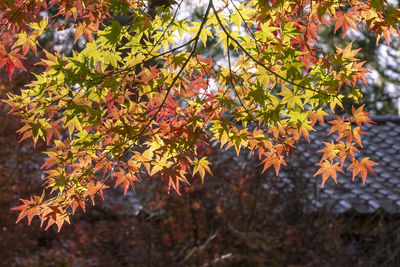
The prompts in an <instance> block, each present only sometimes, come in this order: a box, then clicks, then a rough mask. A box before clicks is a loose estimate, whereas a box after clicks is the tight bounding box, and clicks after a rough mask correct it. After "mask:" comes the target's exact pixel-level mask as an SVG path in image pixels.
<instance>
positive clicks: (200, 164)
mask: <svg viewBox="0 0 400 267" xmlns="http://www.w3.org/2000/svg"><path fill="white" fill-rule="evenodd" d="M193 164H194V168H193V175H195V174H196V173H199V174H200V177H201V182H204V176H205V175H206V172H208V173H209V174H211V175H212V172H211V170H210V167H208V165H210V164H211V163H210V162H209V161H208V160H207V159H206V157H203V158H201V159H197V158H196V159H195V160H194V161H193Z"/></svg>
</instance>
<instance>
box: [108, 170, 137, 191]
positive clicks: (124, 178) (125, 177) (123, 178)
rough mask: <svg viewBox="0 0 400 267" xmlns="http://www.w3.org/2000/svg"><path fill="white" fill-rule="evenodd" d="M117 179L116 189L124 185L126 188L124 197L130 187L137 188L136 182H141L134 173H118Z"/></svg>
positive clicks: (116, 174)
mask: <svg viewBox="0 0 400 267" xmlns="http://www.w3.org/2000/svg"><path fill="white" fill-rule="evenodd" d="M114 176H115V177H117V180H116V181H115V186H114V188H115V187H117V186H118V185H120V184H122V185H123V187H124V195H126V192H127V191H128V188H129V186H132V188H134V187H135V184H134V182H139V181H140V180H139V179H138V178H137V177H136V175H134V174H133V173H132V172H129V173H125V172H124V171H118V172H116V173H115V174H114Z"/></svg>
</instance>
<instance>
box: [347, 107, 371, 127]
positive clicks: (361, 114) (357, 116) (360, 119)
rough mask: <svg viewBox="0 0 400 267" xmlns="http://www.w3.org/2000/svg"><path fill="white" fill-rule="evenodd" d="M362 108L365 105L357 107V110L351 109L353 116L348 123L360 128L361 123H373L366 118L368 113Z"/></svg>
mask: <svg viewBox="0 0 400 267" xmlns="http://www.w3.org/2000/svg"><path fill="white" fill-rule="evenodd" d="M364 106H365V104H364V105H362V106H361V107H359V108H358V109H355V108H354V107H352V113H353V116H352V117H350V121H351V122H353V123H355V124H356V125H357V126H358V127H361V126H362V124H363V123H375V122H374V121H372V120H371V119H370V118H368V115H369V114H370V113H368V112H366V111H363V109H364Z"/></svg>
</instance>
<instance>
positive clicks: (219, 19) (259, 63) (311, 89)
mask: <svg viewBox="0 0 400 267" xmlns="http://www.w3.org/2000/svg"><path fill="white" fill-rule="evenodd" d="M212 9H213V11H214V14H215V16H216V18H217V21H218V23H219V26H221V28H222V30H223V31H224V33H225V34H226V35H227V36H228V38H229V39H231V40H232V41H233V42H234V43H235V44H236V45H237V46H238V47H239V48H240V49H241V50H242V51H243V53H244V54H245V55H246V56H248V57H249V58H250V59H251V60H253V61H254V62H255V63H257V64H258V65H260V66H261V67H262V68H263V69H265V70H266V71H268V72H270V73H272V74H273V75H275V76H276V77H278V78H279V79H281V80H283V81H285V82H287V83H289V84H291V85H294V86H297V87H300V88H303V89H305V90H310V91H313V92H317V93H322V94H324V95H326V96H333V97H337V96H336V95H330V94H328V93H326V92H324V91H320V90H316V89H313V88H311V87H306V86H304V85H301V84H297V83H295V82H293V81H291V80H289V79H286V78H284V77H283V76H282V75H280V74H278V73H276V72H275V71H273V70H272V69H271V68H269V67H267V66H265V64H264V63H262V62H261V61H259V60H257V59H255V58H254V57H253V56H252V55H251V54H250V53H249V52H248V51H247V50H246V49H245V48H244V47H243V46H242V45H241V44H240V43H239V42H238V41H237V40H236V39H235V38H233V37H232V36H231V35H230V33H229V32H228V30H227V29H226V28H225V27H224V25H223V23H222V22H221V18H220V17H219V16H218V12H217V11H216V10H215V7H214V5H212Z"/></svg>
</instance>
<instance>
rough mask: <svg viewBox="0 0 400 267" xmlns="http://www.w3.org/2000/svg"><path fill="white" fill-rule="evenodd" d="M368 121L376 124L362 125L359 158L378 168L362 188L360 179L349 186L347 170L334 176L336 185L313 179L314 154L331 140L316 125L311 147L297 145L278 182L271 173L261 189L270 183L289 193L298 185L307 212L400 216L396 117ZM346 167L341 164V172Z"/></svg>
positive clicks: (324, 128)
mask: <svg viewBox="0 0 400 267" xmlns="http://www.w3.org/2000/svg"><path fill="white" fill-rule="evenodd" d="M371 119H372V120H373V121H375V122H376V124H366V125H365V128H364V129H365V132H367V134H364V135H362V141H363V145H364V150H362V151H361V156H363V157H370V159H372V160H373V161H375V162H377V163H379V165H377V166H374V170H375V172H376V176H374V175H372V174H368V176H367V180H366V182H365V184H362V179H361V177H360V175H358V176H356V178H355V181H354V182H352V172H351V170H349V171H345V173H344V174H341V173H338V179H337V180H338V183H337V184H335V182H334V181H333V179H331V178H329V179H328V181H327V182H326V183H325V186H324V188H322V186H321V183H322V182H321V179H322V178H321V176H320V175H318V176H317V177H314V176H313V175H314V173H315V172H316V170H317V167H318V166H316V165H315V163H316V162H318V161H319V159H320V158H321V154H320V153H317V151H318V150H319V149H321V148H323V147H324V145H323V144H322V142H330V141H331V140H334V139H335V137H334V136H333V135H332V136H327V133H328V130H329V127H327V126H326V125H325V126H322V125H316V128H317V130H318V131H317V132H316V133H313V134H311V135H310V139H311V144H308V142H306V141H303V142H301V143H300V144H299V145H298V147H297V149H296V152H295V155H294V156H293V157H291V158H289V159H288V160H287V165H288V167H283V168H282V170H281V172H280V174H279V177H278V178H273V177H272V176H273V175H272V173H269V174H267V175H268V176H269V177H268V179H266V183H265V185H264V186H266V187H271V188H272V189H273V186H271V185H270V183H271V180H272V181H273V183H274V185H277V184H278V185H279V184H280V185H281V186H282V188H287V189H288V190H290V188H293V187H294V186H295V185H294V183H296V186H298V185H299V181H300V182H301V185H302V188H303V191H302V192H303V194H302V199H303V201H305V202H307V203H306V205H305V207H307V209H309V210H310V211H315V210H317V209H318V208H322V207H323V208H327V207H329V208H331V209H332V211H333V212H335V213H343V212H348V211H352V210H353V211H356V212H358V213H373V212H377V211H385V212H388V213H390V214H400V117H396V116H391V115H390V116H388V115H386V116H372V117H371ZM348 165H349V164H347V165H346V164H345V165H344V167H343V170H345V169H347V167H348ZM296 179H297V180H296ZM294 181H295V182H294Z"/></svg>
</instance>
